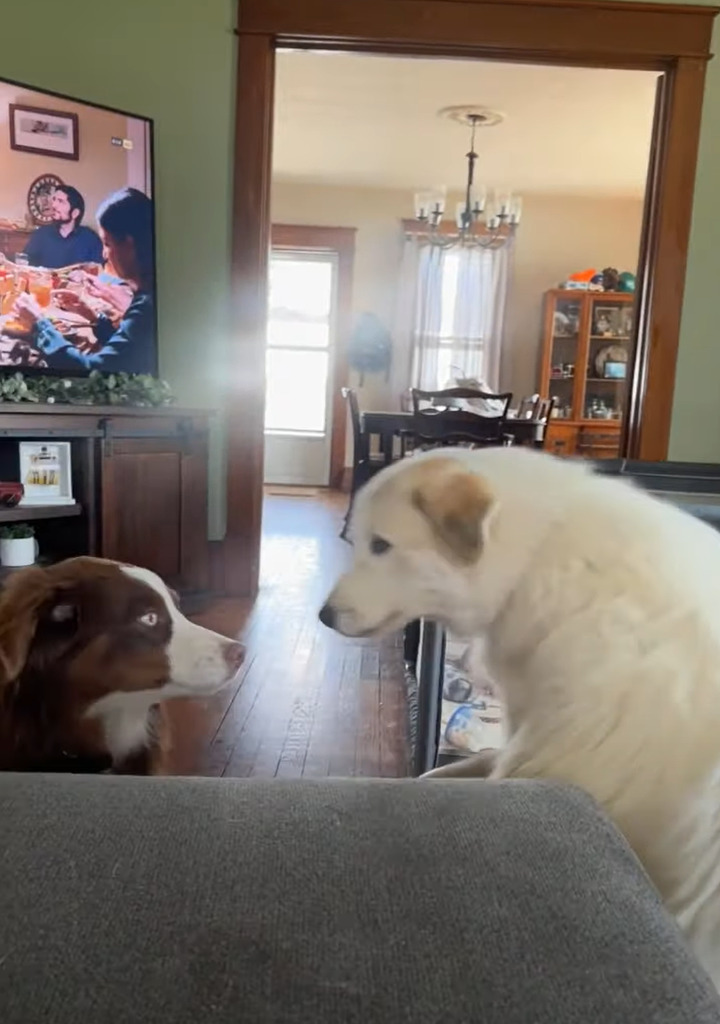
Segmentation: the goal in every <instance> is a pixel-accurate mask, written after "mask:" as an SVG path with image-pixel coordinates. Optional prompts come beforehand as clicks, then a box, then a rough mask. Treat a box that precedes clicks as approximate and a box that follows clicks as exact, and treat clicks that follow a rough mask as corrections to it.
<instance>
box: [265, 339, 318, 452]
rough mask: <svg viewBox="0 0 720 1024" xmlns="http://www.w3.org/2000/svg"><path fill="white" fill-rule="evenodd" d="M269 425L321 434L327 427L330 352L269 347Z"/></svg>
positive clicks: (267, 366) (266, 365)
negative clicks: (326, 412)
mask: <svg viewBox="0 0 720 1024" xmlns="http://www.w3.org/2000/svg"><path fill="white" fill-rule="evenodd" d="M265 371H266V375H267V376H266V391H265V429H266V430H286V431H298V432H302V433H318V434H321V433H323V432H324V430H325V409H326V401H327V375H328V353H327V351H324V352H292V351H290V350H288V349H277V348H268V350H267V354H266V362H265Z"/></svg>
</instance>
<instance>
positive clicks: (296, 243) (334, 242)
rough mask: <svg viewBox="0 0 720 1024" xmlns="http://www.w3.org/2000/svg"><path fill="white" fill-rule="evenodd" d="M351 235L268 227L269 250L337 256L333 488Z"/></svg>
mask: <svg viewBox="0 0 720 1024" xmlns="http://www.w3.org/2000/svg"><path fill="white" fill-rule="evenodd" d="M355 235H356V229H355V228H327V227H320V226H315V225H310V224H273V225H272V226H271V229H270V241H271V248H273V249H294V250H296V251H297V250H306V251H308V252H327V253H334V254H335V255H336V256H337V283H336V293H335V338H334V344H333V385H332V386H333V392H332V394H333V398H332V410H331V412H330V481H329V482H330V486H331V487H337V488H339V487H340V486H341V484H342V480H343V475H344V473H345V439H346V434H347V409H346V408H345V400H344V399H343V397H342V389H343V388H344V387H346V386H347V383H348V338H349V335H350V322H351V319H352V286H353V269H354V266H355Z"/></svg>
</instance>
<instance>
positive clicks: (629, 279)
mask: <svg viewBox="0 0 720 1024" xmlns="http://www.w3.org/2000/svg"><path fill="white" fill-rule="evenodd" d="M618 291H619V292H626V293H632V292H634V291H635V275H634V274H631V273H630V271H629V270H625V271H623V273H622V274H620V277H619V279H618Z"/></svg>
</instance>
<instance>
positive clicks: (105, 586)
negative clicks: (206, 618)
mask: <svg viewBox="0 0 720 1024" xmlns="http://www.w3.org/2000/svg"><path fill="white" fill-rule="evenodd" d="M243 657H244V648H243V647H242V645H241V644H239V643H236V642H235V641H232V640H228V639H226V638H225V637H223V636H220V635H218V634H217V633H213V632H211V631H210V630H208V629H204V628H203V627H201V626H197V625H195V624H193V623H191V622H189V621H188V620H187V619H186V618H185V616H184V615H182V613H181V612H180V611H179V609H178V608H177V606H176V603H175V601H174V599H173V596H172V594H171V593H170V591H169V590H168V588H167V587H166V586H165V584H164V583H163V582H162V580H161V579H160V578H159V577H158V576H156V575H155V574H154V573H152V572H150V571H149V570H147V569H140V568H137V567H135V566H129V565H120V564H118V563H116V562H108V561H104V560H101V559H95V558H72V559H68V560H67V561H65V562H60V563H58V564H57V565H54V566H52V567H50V568H47V569H40V568H30V569H26V570H23V571H21V572H19V573H17V574H15V575H13V576H12V577H11V578H10V580H9V581H8V583H7V584H6V586H5V588H4V589H3V591H2V594H0V770H2V771H100V770H104V769H107V768H112V769H113V770H115V771H124V772H134V773H139V774H145V773H148V772H150V771H152V768H153V755H154V754H155V753H156V752H157V750H158V749H159V737H158V736H157V735H156V734H155V732H154V729H153V709H155V708H156V707H157V705H158V704H159V703H160V702H161V701H165V700H168V699H169V698H173V697H185V696H196V697H201V696H208V695H210V694H212V693H214V692H216V691H217V690H219V689H221V688H222V687H223V686H224V685H225V684H226V683H228V682H229V681H230V680H231V679H232V678H233V677H234V676H235V675H236V674H237V671H238V669H239V668H240V665H241V664H242V660H243Z"/></svg>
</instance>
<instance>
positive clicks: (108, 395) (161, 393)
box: [0, 370, 175, 407]
mask: <svg viewBox="0 0 720 1024" xmlns="http://www.w3.org/2000/svg"><path fill="white" fill-rule="evenodd" d="M174 401H175V399H174V397H173V394H172V391H171V390H170V385H169V384H168V383H166V381H164V380H159V379H158V378H157V377H151V376H150V374H147V373H108V374H104V373H100V371H99V370H93V371H92V372H91V373H90V374H89V375H88V376H87V377H35V376H30V377H24V376H23V374H22V373H13V374H11V375H9V376H7V377H5V376H2V377H0V404H1V403H3V402H37V403H40V404H43V405H55V404H56V403H57V404H63V405H138V406H150V407H157V406H162V405H172V403H173V402H174Z"/></svg>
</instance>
